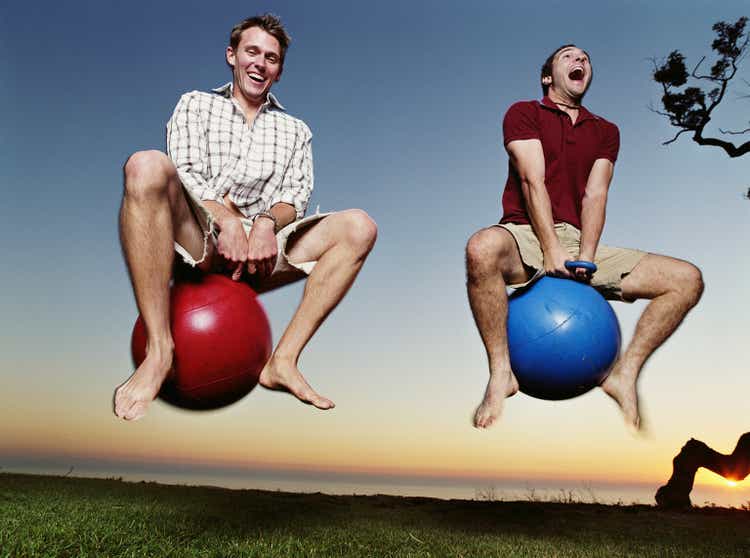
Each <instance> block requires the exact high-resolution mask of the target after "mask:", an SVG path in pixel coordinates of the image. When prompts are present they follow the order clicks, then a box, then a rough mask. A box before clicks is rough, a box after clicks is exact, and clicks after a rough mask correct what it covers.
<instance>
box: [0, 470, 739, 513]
mask: <svg viewBox="0 0 750 558" xmlns="http://www.w3.org/2000/svg"><path fill="white" fill-rule="evenodd" d="M68 463H70V462H69V461H68ZM7 465H9V466H6V467H3V469H2V471H3V472H18V473H32V474H45V475H67V476H72V477H94V478H118V479H122V480H124V481H129V482H142V481H145V482H158V483H162V484H181V485H191V486H217V487H224V488H231V489H257V490H271V491H282V492H299V493H316V492H322V493H325V494H332V495H373V494H388V495H394V496H416V497H427V498H440V499H445V500H452V499H458V500H490V501H518V500H523V501H556V502H586V503H601V504H626V505H627V504H647V505H653V504H654V503H655V501H654V494H655V493H656V490H657V488H658V487H659V486H660V484H662V483H657V484H650V483H607V482H601V481H598V482H591V481H587V480H585V479H581V480H580V481H571V480H555V479H548V480H540V479H530V480H517V479H493V480H488V479H471V478H459V479H456V478H433V477H416V476H383V475H367V474H355V473H335V472H314V471H289V470H285V471H284V470H277V471H269V470H263V471H255V470H238V469H232V470H220V469H207V468H202V469H197V470H196V469H192V470H191V469H188V468H187V467H185V466H184V465H174V466H173V467H170V466H168V465H166V464H163V465H155V466H153V467H149V465H148V464H143V465H139V466H117V465H116V464H107V466H106V467H102V466H101V464H99V465H97V464H87V463H85V462H84V463H77V464H75V465H74V466H72V467H71V466H70V465H62V464H55V463H49V462H48V463H30V462H26V463H21V462H16V463H15V464H13V463H8V464H7ZM717 479H718V477H717ZM665 480H666V479H665ZM690 498H691V501H692V502H693V504H694V505H696V506H711V505H714V506H721V507H735V508H741V507H743V506H747V505H748V503H749V502H750V481H748V482H747V484H746V483H738V484H737V486H735V487H729V486H728V485H727V486H722V485H720V484H696V485H695V487H694V488H693V491H692V492H691V494H690Z"/></svg>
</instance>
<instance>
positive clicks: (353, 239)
mask: <svg viewBox="0 0 750 558" xmlns="http://www.w3.org/2000/svg"><path fill="white" fill-rule="evenodd" d="M341 215H342V217H343V219H344V227H345V234H344V237H345V239H346V241H347V243H348V244H349V245H350V246H352V247H353V248H354V249H355V250H357V251H358V252H360V253H362V254H368V253H369V252H370V250H372V247H373V246H374V245H375V241H376V240H377V238H378V226H377V224H376V223H375V221H374V220H373V219H372V217H370V216H369V215H368V214H367V212H365V211H363V210H361V209H349V210H346V211H343V212H342V213H341Z"/></svg>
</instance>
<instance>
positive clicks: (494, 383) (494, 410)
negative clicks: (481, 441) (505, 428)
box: [474, 370, 518, 428]
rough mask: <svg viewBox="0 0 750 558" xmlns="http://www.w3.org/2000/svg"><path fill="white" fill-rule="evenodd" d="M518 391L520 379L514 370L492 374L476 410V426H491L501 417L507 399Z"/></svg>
mask: <svg viewBox="0 0 750 558" xmlns="http://www.w3.org/2000/svg"><path fill="white" fill-rule="evenodd" d="M516 392H518V380H517V379H516V377H515V376H514V375H513V372H511V371H510V370H508V372H507V373H502V372H496V373H494V374H490V381H489V382H487V389H486V390H485V392H484V399H482V402H481V403H480V404H479V407H477V410H476V411H475V412H474V426H475V427H477V428H489V427H490V426H492V424H493V423H494V422H495V421H496V420H497V419H498V418H499V417H500V415H501V414H502V412H503V403H504V402H505V400H506V399H507V398H508V397H510V396H512V395H515V394H516Z"/></svg>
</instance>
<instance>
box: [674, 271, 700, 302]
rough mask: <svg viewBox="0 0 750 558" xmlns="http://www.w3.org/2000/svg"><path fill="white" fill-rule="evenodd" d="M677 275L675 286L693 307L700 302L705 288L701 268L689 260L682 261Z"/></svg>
mask: <svg viewBox="0 0 750 558" xmlns="http://www.w3.org/2000/svg"><path fill="white" fill-rule="evenodd" d="M676 275H677V277H676V280H675V282H674V288H675V289H677V290H678V291H679V292H680V294H682V296H683V297H684V298H685V300H686V301H687V302H688V304H690V306H691V307H692V306H695V305H696V304H698V301H699V300H700V299H701V295H702V294H703V289H704V283H703V274H702V273H701V270H700V269H698V268H697V267H696V266H694V265H693V264H691V263H689V262H681V265H680V269H679V271H678V272H677V274H676Z"/></svg>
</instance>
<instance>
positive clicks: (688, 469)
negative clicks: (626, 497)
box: [656, 432, 750, 508]
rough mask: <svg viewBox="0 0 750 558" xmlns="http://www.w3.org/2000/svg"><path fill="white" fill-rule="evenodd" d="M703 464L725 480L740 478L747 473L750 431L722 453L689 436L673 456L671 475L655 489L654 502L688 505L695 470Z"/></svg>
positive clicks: (748, 470)
mask: <svg viewBox="0 0 750 558" xmlns="http://www.w3.org/2000/svg"><path fill="white" fill-rule="evenodd" d="M700 467H703V468H705V469H708V470H709V471H713V472H714V473H716V474H717V475H721V476H722V477H724V478H725V479H727V480H733V481H741V480H742V479H744V478H745V477H746V476H747V475H748V474H750V432H745V433H744V434H743V435H742V436H740V439H739V440H738V441H737V447H735V448H734V451H733V452H732V453H731V454H729V455H725V454H723V453H719V452H717V451H714V450H712V449H711V448H710V447H708V446H707V445H706V444H704V443H703V442H701V441H700V440H696V439H694V438H690V440H688V442H687V443H686V444H685V445H684V446H682V450H681V451H680V453H678V454H677V455H676V456H675V458H674V459H673V460H672V476H671V477H670V478H669V480H668V481H667V484H665V485H664V486H662V487H661V488H659V490H657V491H656V503H657V504H658V505H659V506H662V507H669V508H689V507H690V506H691V505H692V504H691V502H690V491H691V490H692V489H693V481H694V480H695V473H696V471H697V470H698V469H699V468H700Z"/></svg>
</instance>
